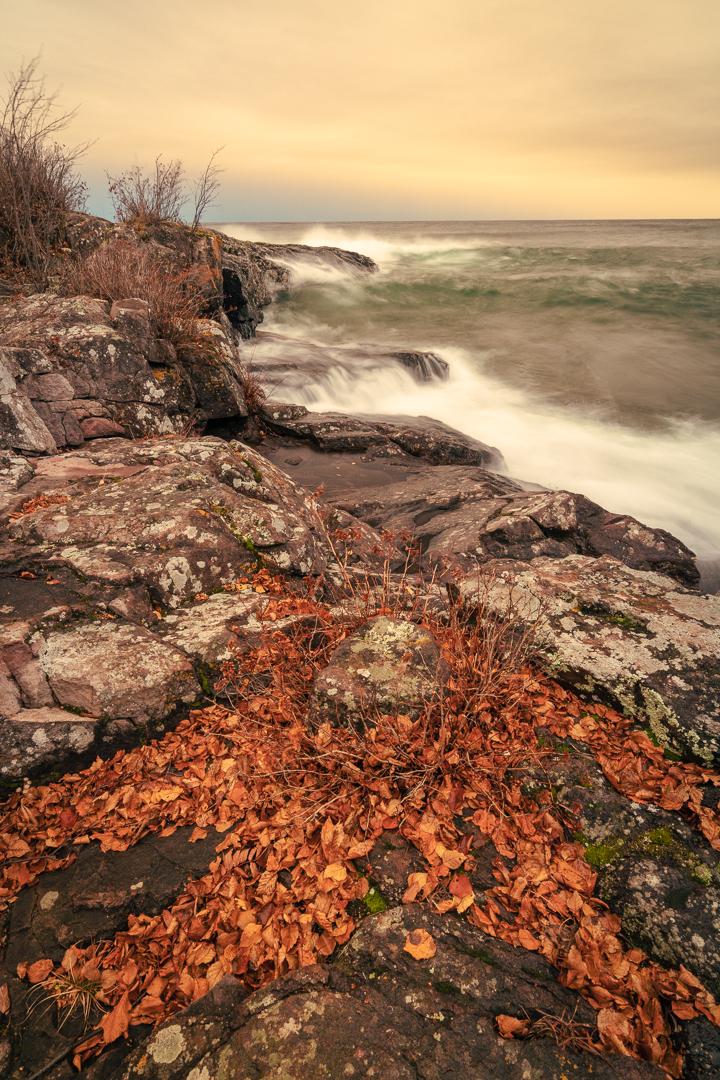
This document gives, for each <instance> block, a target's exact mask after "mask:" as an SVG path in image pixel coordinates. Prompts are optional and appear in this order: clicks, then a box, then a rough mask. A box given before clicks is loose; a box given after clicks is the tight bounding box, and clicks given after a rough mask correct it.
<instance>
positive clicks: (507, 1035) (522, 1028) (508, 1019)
mask: <svg viewBox="0 0 720 1080" xmlns="http://www.w3.org/2000/svg"><path fill="white" fill-rule="evenodd" d="M495 1023H496V1024H497V1027H498V1031H499V1032H500V1034H501V1035H502V1037H503V1039H521V1038H522V1037H523V1036H524V1035H527V1034H528V1032H529V1031H530V1021H529V1020H518V1018H517V1017H516V1016H507V1015H506V1014H505V1013H500V1014H499V1015H498V1016H496V1017H495Z"/></svg>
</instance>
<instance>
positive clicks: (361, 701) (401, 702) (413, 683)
mask: <svg viewBox="0 0 720 1080" xmlns="http://www.w3.org/2000/svg"><path fill="white" fill-rule="evenodd" d="M446 677H447V670H446V667H445V664H444V662H443V660H442V658H441V656H440V650H439V648H438V645H437V642H436V641H435V639H434V638H433V636H432V634H431V633H430V632H429V631H428V630H425V629H424V628H422V627H420V626H416V625H415V624H414V623H411V622H407V621H405V620H403V619H392V618H388V617H387V616H384V615H381V616H378V617H377V618H375V619H372V620H371V621H370V622H368V623H366V624H365V626H361V627H360V629H359V630H356V631H355V633H353V634H351V635H350V637H348V638H346V639H345V641H343V643H342V644H341V645H340V646H339V647H338V648H337V649H336V650H335V652H334V653H333V654H332V655H331V657H330V661H329V663H328V665H327V667H325V668H323V669H322V670H321V671H320V672H319V673H318V674H317V676H316V678H315V684H314V688H313V700H312V704H311V707H310V718H311V721H312V722H313V723H322V722H324V721H328V722H329V723H331V724H334V725H342V726H347V725H351V726H353V727H358V728H362V727H364V726H366V725H367V724H372V723H373V720H374V717H376V716H378V715H379V714H385V713H393V714H406V715H409V716H416V715H417V714H418V713H419V712H420V711H421V710H422V708H423V705H424V704H425V703H426V702H428V701H431V700H433V699H435V698H437V697H438V695H439V694H440V693H441V692H442V687H443V684H444V682H445V679H446Z"/></svg>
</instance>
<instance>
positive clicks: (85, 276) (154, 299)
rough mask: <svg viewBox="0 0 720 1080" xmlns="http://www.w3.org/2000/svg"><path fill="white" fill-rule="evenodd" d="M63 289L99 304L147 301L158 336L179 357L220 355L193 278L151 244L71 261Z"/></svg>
mask: <svg viewBox="0 0 720 1080" xmlns="http://www.w3.org/2000/svg"><path fill="white" fill-rule="evenodd" d="M62 290H63V292H65V293H66V294H68V295H73V296H92V297H95V298H98V299H101V300H110V301H112V300H127V299H130V298H133V299H138V300H145V301H146V302H147V304H148V308H149V313H150V321H151V323H152V326H153V329H154V331H155V333H156V334H157V336H158V337H161V338H165V339H166V340H167V341H170V342H172V344H173V345H174V346H175V348H176V349H177V350H178V352H179V353H183V352H189V353H192V354H193V355H197V354H201V355H210V354H212V355H216V354H217V351H218V344H217V342H216V341H215V339H214V338H213V336H212V335H210V334H208V333H207V332H206V327H205V326H204V325H203V324H204V323H205V322H206V320H203V319H202V318H201V316H202V311H203V307H204V305H205V297H204V296H203V294H202V292H201V290H200V289H199V288H198V286H197V285H196V284H195V283H194V281H193V279H192V277H191V275H190V274H189V273H188V272H187V271H185V272H178V271H177V270H175V269H173V268H172V267H171V266H169V265H168V262H167V259H166V258H164V257H163V255H162V254H161V253H160V252H159V251H158V250H157V249H156V248H153V247H152V246H151V245H150V244H145V243H137V242H134V241H130V240H115V241H112V242H110V243H107V244H103V245H102V246H101V247H99V248H97V249H96V250H95V251H93V252H91V254H90V255H88V256H87V257H86V258H84V259H78V260H72V261H68V262H67V263H66V264H65V265H64V267H63V271H62Z"/></svg>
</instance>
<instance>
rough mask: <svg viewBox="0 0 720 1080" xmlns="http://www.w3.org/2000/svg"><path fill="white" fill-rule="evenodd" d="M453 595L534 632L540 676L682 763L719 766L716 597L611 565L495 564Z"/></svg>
mask: <svg viewBox="0 0 720 1080" xmlns="http://www.w3.org/2000/svg"><path fill="white" fill-rule="evenodd" d="M484 575H485V576H484V577H483V578H482V580H481V581H479V580H478V577H477V575H474V576H473V575H471V576H470V577H468V578H467V579H465V581H464V582H463V583H462V584H461V587H460V591H461V594H462V596H463V598H464V599H465V600H466V601H468V602H480V603H483V604H487V605H489V607H490V608H491V609H493V610H495V611H496V612H498V613H499V614H510V615H511V616H512V617H513V618H517V619H520V620H524V621H526V622H528V623H531V624H533V625H537V624H538V620H540V627H539V630H538V634H539V637H538V645H539V647H540V655H541V658H542V662H543V664H544V666H545V668H546V669H547V670H548V672H549V673H550V674H552V675H553V676H556V677H557V678H559V679H560V680H561V681H564V682H566V683H568V684H570V685H572V686H573V687H574V688H576V689H577V690H579V691H581V692H582V693H585V694H588V695H596V696H599V697H600V698H601V699H604V700H606V701H609V702H610V703H611V704H613V705H614V706H615V707H616V708H618V709H619V710H620V711H621V712H622V713H624V715H626V716H630V717H633V718H635V719H637V721H638V722H639V723H640V724H643V725H647V726H648V727H649V728H650V729H651V731H652V733H653V734H654V736H655V737H656V738H657V739H659V740H660V741H661V742H662V743H663V744H664V745H666V746H670V747H672V748H673V749H675V750H677V751H678V752H680V753H682V754H683V755H684V756H686V757H688V758H692V759H695V760H698V761H700V762H704V763H706V764H712V763H717V762H718V761H719V760H720V596H705V595H701V594H698V593H696V592H692V591H690V590H687V589H683V588H681V587H680V586H678V585H677V584H676V583H675V582H674V581H672V580H671V579H670V578H668V577H664V576H663V575H661V574H656V573H644V572H641V571H639V570H633V569H631V568H629V567H627V566H623V565H622V564H621V563H620V562H618V561H617V560H615V559H612V558H602V559H590V558H585V557H582V556H577V555H574V556H570V557H568V558H565V559H559V560H555V559H533V560H532V561H531V562H524V563H523V562H518V563H509V562H506V561H504V560H502V561H501V560H498V561H495V562H491V563H489V564H488V565H487V566H486V567H485V568H484Z"/></svg>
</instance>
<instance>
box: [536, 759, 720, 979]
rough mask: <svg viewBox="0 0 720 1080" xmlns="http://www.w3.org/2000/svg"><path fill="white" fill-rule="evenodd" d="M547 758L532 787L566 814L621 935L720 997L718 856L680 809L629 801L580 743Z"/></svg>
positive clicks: (719, 859) (719, 860)
mask: <svg viewBox="0 0 720 1080" xmlns="http://www.w3.org/2000/svg"><path fill="white" fill-rule="evenodd" d="M558 749H559V750H560V751H561V752H560V753H558V755H557V757H556V758H554V759H553V758H545V759H544V760H543V764H542V768H541V769H538V770H537V771H536V783H535V784H533V783H532V782H530V783H529V787H530V790H531V791H534V790H537V788H545V789H550V790H551V791H552V796H553V799H554V801H555V802H556V803H557V804H559V805H561V806H564V807H567V808H568V810H570V811H571V813H572V816H573V823H574V826H575V828H576V829H577V832H576V837H577V839H579V840H580V842H581V843H582V844H583V845H584V847H585V858H586V859H587V861H588V862H589V863H590V865H591V866H592V867H593V869H595V870H596V871H597V873H598V875H599V885H598V892H599V895H600V896H601V897H602V899H603V900H605V901H606V902H607V903H608V905H609V906H610V908H611V909H612V910H613V911H614V912H616V913H617V914H618V915H620V916H621V918H622V929H623V935H624V936H625V937H626V938H627V939H628V940H629V941H631V942H632V944H633V945H637V946H639V947H640V948H642V949H644V950H645V952H647V953H648V954H649V955H650V956H651V957H652V958H653V959H654V960H657V961H658V962H659V963H661V964H664V965H665V966H667V967H678V966H679V965H680V964H684V965H685V966H686V967H687V968H689V969H690V971H692V972H693V974H694V975H695V976H696V977H697V978H698V979H700V980H701V982H702V983H703V984H704V985H705V986H706V987H707V988H708V989H709V990H710V992H711V993H712V994H714V995H715V996H716V997H718V996H720V950H719V949H718V940H720V857H719V856H718V853H717V852H716V851H714V850H713V848H712V847H711V846H710V844H708V842H707V841H706V840H705V839H704V837H703V836H702V835H701V834H700V833H698V832H697V831H696V830H695V829H693V828H691V826H690V825H689V824H688V823H687V822H685V821H683V819H682V818H681V817H679V816H678V815H677V814H673V813H669V812H668V811H664V810H659V809H658V808H657V807H654V806H646V805H643V804H641V803H637V802H632V801H631V800H629V799H626V798H625V797H624V796H623V795H621V794H620V793H619V792H618V791H616V790H615V788H613V787H612V786H611V784H610V783H609V781H608V780H606V779H605V777H604V776H603V773H602V771H601V769H600V767H599V765H597V763H596V762H595V761H594V760H593V758H591V757H590V755H589V754H588V753H587V752H584V749H583V747H582V744H578V743H575V742H573V741H572V740H569V741H565V742H563V743H561V744H560V746H559V747H558Z"/></svg>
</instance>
